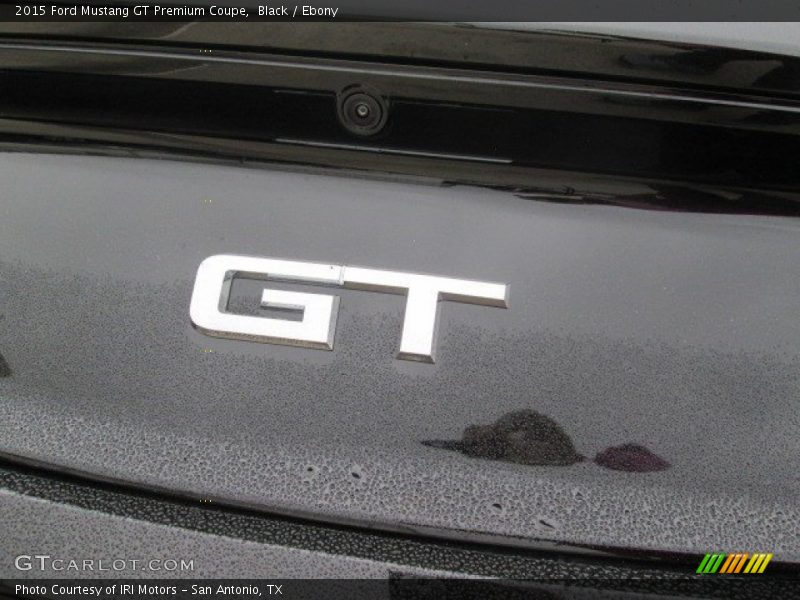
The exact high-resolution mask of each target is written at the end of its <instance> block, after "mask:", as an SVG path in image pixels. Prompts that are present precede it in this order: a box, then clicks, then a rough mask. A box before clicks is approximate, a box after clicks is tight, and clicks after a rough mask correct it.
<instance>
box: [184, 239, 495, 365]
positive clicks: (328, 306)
mask: <svg viewBox="0 0 800 600" xmlns="http://www.w3.org/2000/svg"><path fill="white" fill-rule="evenodd" d="M235 277H246V278H249V279H263V280H272V281H284V282H294V283H306V284H313V285H323V286H335V287H342V288H345V289H354V290H364V291H369V292H383V293H387V294H405V295H406V297H407V300H406V310H405V319H404V321H403V333H402V336H401V338H400V351H399V352H398V354H397V358H399V359H402V360H416V361H423V362H430V363H432V362H433V354H434V344H435V341H436V321H437V312H438V306H439V302H440V301H442V300H449V301H451V302H466V303H468V304H480V305H484V306H497V307H500V308H507V307H508V286H507V285H504V284H502V283H487V282H484V281H471V280H468V279H452V278H449V277H436V276H433V275H420V274H417V273H402V272H400V271H385V270H381V269H365V268H362V267H348V266H344V265H329V264H325V263H313V262H304V261H296V260H280V259H275V258H258V257H254V256H239V255H233V254H218V255H216V256H210V257H209V258H207V259H205V260H204V261H203V262H202V263H200V268H199V269H197V279H196V280H195V284H194V291H193V292H192V302H191V305H190V307H189V315H190V317H191V319H192V323H194V325H195V327H197V329H199V330H200V331H201V332H203V333H205V334H206V335H211V336H215V337H222V338H231V339H239V340H250V341H254V342H264V343H268V344H286V345H290V346H303V347H307V348H319V349H322V350H333V338H334V333H335V331H336V316H337V314H338V312H339V297H338V296H330V295H328V294H311V293H305V292H287V291H282V290H271V289H265V290H264V291H263V293H262V296H261V306H262V307H264V308H282V309H287V310H294V311H299V312H302V314H303V318H302V320H299V321H290V320H286V319H275V318H267V317H253V316H245V315H236V314H232V313H229V312H226V311H227V306H228V300H229V297H230V291H231V283H232V282H233V279H234V278H235Z"/></svg>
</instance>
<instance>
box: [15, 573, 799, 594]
mask: <svg viewBox="0 0 800 600" xmlns="http://www.w3.org/2000/svg"><path fill="white" fill-rule="evenodd" d="M667 597H668V598H726V599H733V600H735V599H738V598H781V599H783V598H787V599H789V598H800V579H793V578H772V577H763V578H753V577H751V578H742V577H730V578H728V577H696V578H680V579H679V578H669V579H636V580H613V579H604V580H579V579H570V580H563V579H562V580H559V579H541V580H487V579H444V578H433V577H431V578H420V577H418V576H406V575H403V574H399V573H398V574H396V575H393V576H391V577H389V578H388V579H360V580H358V579H275V580H269V579H234V580H199V579H198V580H189V579H158V580H156V579H149V580H142V579H139V580H132V579H119V580H114V579H92V580H89V579H38V580H36V579H24V580H23V579H6V580H0V598H28V599H31V600H33V599H59V600H86V599H88V598H98V599H102V600H117V599H119V600H140V599H147V600H153V599H155V600H188V599H190V598H191V599H198V598H216V599H219V600H222V599H229V600H233V599H237V600H238V599H242V600H245V599H246V600H253V599H255V598H291V599H306V598H309V599H317V598H353V599H360V598H364V599H370V600H371V599H378V598H386V599H390V600H398V599H403V600H405V599H407V598H408V599H410V598H419V599H423V600H425V599H431V600H450V599H451V598H452V599H456V598H457V599H459V600H461V599H471V598H476V599H477V598H480V599H481V600H492V599H495V598H497V599H500V598H502V599H512V600H513V599H516V598H534V599H539V600H555V599H560V598H577V599H580V598H587V599H588V598H602V599H607V598H626V599H631V598H667Z"/></svg>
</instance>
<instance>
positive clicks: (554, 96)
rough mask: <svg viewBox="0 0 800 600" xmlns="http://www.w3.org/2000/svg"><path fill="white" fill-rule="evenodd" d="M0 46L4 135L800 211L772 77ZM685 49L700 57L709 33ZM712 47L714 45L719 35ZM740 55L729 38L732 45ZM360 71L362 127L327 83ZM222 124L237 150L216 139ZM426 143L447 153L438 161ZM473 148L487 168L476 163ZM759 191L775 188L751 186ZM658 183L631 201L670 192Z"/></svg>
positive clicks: (796, 106) (787, 105)
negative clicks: (545, 174)
mask: <svg viewBox="0 0 800 600" xmlns="http://www.w3.org/2000/svg"><path fill="white" fill-rule="evenodd" d="M533 37H534V41H535V40H538V38H536V36H533ZM531 43H534V42H531ZM0 50H2V52H3V56H4V61H3V67H4V68H3V69H2V71H0V82H2V84H3V86H4V88H5V89H6V90H8V93H7V94H5V95H4V96H3V97H2V98H1V99H0V116H1V117H2V119H3V122H2V125H3V127H2V129H3V130H5V131H6V133H7V135H8V134H11V135H14V136H47V137H53V136H57V137H67V138H68V137H75V136H79V137H80V138H81V139H82V140H84V141H85V139H86V138H87V137H90V138H93V139H96V140H97V141H100V142H103V141H105V142H106V143H108V142H109V141H111V139H112V138H113V139H115V140H125V141H126V143H129V144H130V143H138V144H141V143H142V140H146V142H145V143H147V144H148V145H150V146H152V145H157V146H163V145H165V144H166V145H169V146H172V147H176V146H177V147H179V148H182V149H184V150H186V149H191V150H195V151H197V150H200V151H202V152H206V153H214V154H219V153H220V152H224V153H225V154H227V155H229V156H231V155H232V156H236V157H239V158H264V157H265V147H264V145H269V149H268V150H267V154H268V155H269V157H271V158H273V159H279V160H290V161H297V160H301V161H302V162H308V163H314V164H321V165H328V166H334V165H337V163H339V164H340V163H341V161H342V156H343V151H349V152H354V153H356V155H358V154H361V155H362V156H363V155H365V154H367V153H369V154H380V155H381V159H380V161H378V162H377V165H376V167H370V165H369V161H370V159H369V158H366V157H365V158H363V159H361V158H359V159H356V160H355V161H352V162H351V164H353V165H355V166H357V167H358V168H366V169H373V168H374V169H375V170H377V171H379V172H393V171H397V170H410V171H411V172H415V173H419V174H421V173H424V174H425V175H428V176H435V177H440V178H443V179H448V180H452V181H455V182H462V183H480V184H489V185H495V186H496V185H505V186H508V185H514V186H515V187H518V188H523V189H524V188H527V187H528V185H529V184H527V182H529V181H531V180H535V179H537V177H536V175H535V174H533V175H532V170H534V169H549V170H554V169H557V170H562V171H567V172H570V173H595V174H613V175H626V176H635V177H637V178H648V179H651V180H658V181H660V182H661V183H660V184H658V185H659V186H670V185H672V186H675V185H681V186H684V187H685V186H687V185H701V186H709V185H711V186H715V187H717V188H727V191H728V192H731V191H733V195H731V194H730V193H726V194H723V195H721V196H720V195H717V196H716V197H713V193H712V194H709V193H708V192H703V193H695V194H693V201H692V202H686V201H684V203H683V204H682V205H681V206H680V208H682V209H685V210H695V211H700V212H720V211H723V212H725V211H729V212H737V213H738V212H748V213H756V214H759V213H760V214H785V215H797V214H798V210H800V209H798V204H797V199H796V197H795V193H796V189H797V186H798V174H797V173H798V171H797V169H796V168H795V165H796V164H797V161H798V160H799V159H800V135H798V133H800V103H798V102H797V101H796V100H795V99H794V98H790V97H787V96H785V95H783V94H765V93H763V92H762V93H760V94H754V93H752V92H749V91H748V92H745V91H740V92H738V93H735V94H734V93H731V92H730V90H726V89H725V88H724V87H723V86H721V85H718V86H717V87H716V88H715V89H713V90H699V89H695V88H693V87H691V86H690V85H688V84H686V83H685V82H682V81H680V79H679V78H678V76H677V75H676V80H675V81H673V82H671V83H670V85H669V86H663V85H660V84H659V85H656V84H654V83H643V82H641V81H637V80H636V79H634V78H632V79H630V80H628V81H615V80H609V79H605V80H604V79H596V78H595V79H588V78H587V77H586V76H585V74H581V75H580V76H579V74H576V73H562V74H559V75H558V76H554V75H552V74H546V75H543V74H540V73H536V74H528V73H515V72H510V73H509V72H505V71H496V72H487V71H486V70H485V69H482V68H478V67H474V66H472V65H470V67H471V69H465V68H463V67H458V68H455V67H450V66H448V67H441V66H439V67H432V66H424V67H423V66H409V65H402V64H393V63H390V64H387V63H386V62H385V59H384V61H374V62H356V61H353V60H343V59H332V58H328V57H324V58H314V57H308V56H294V57H289V56H287V55H286V54H270V55H267V54H263V53H260V52H256V51H255V49H252V48H251V49H249V50H248V51H246V52H245V51H242V50H241V49H238V50H236V51H232V50H229V49H222V50H213V51H209V52H208V53H206V52H202V53H198V52H197V51H193V50H189V49H186V48H182V47H179V46H175V45H174V44H173V45H172V46H168V47H165V46H143V45H141V44H139V45H136V46H132V45H122V44H119V43H118V44H108V43H106V44H102V45H93V46H91V48H86V47H84V46H80V44H77V43H75V42H70V43H66V42H62V43H60V44H54V43H53V42H50V43H47V44H43V43H40V42H39V43H37V42H33V41H26V42H23V41H21V40H15V41H14V42H13V43H7V44H5V45H4V46H2V47H0ZM695 52H697V53H699V54H700V55H701V57H700V58H698V64H700V65H703V64H705V63H704V62H703V60H707V59H705V58H702V57H703V56H705V55H703V54H702V53H703V52H705V50H695ZM708 52H711V50H708ZM737 52H741V51H737ZM717 54H718V55H719V56H718V57H717V58H716V59H715V60H717V61H718V62H720V61H722V59H721V58H720V56H722V55H723V54H724V51H722V50H720V51H718V52H717ZM681 56H683V55H681ZM740 59H741V56H740V55H739V54H734V56H733V58H731V61H733V62H736V61H739V60H740ZM764 59H765V60H766V59H767V57H764ZM688 60H689V59H688V58H684V62H685V61H688ZM679 64H684V63H679ZM704 68H706V69H707V68H708V67H707V66H706V67H704ZM676 72H677V73H678V74H680V72H681V70H680V69H678V68H677V67H676ZM597 76H599V74H597V75H595V77H597ZM356 84H368V85H369V86H370V89H373V90H375V91H376V94H377V95H379V96H383V97H384V98H385V99H386V100H389V101H390V102H391V110H390V111H389V115H388V122H387V125H386V127H385V128H383V130H382V131H381V132H380V133H379V134H378V135H376V136H374V137H370V138H368V139H365V138H363V137H362V136H358V135H354V134H352V133H351V132H349V131H347V129H346V128H345V127H344V126H343V125H342V124H341V122H340V118H339V116H338V115H337V109H336V95H337V94H338V93H340V92H341V91H342V90H343V89H347V88H348V86H352V85H356ZM681 86H683V87H681ZM142 123H145V124H146V125H145V127H142ZM75 127H77V128H79V129H78V130H74V129H73V128H75ZM70 131H74V132H73V133H70ZM16 139H18V138H16ZM234 140H235V150H234V149H232V148H230V147H229V148H227V149H224V150H223V147H224V146H226V145H228V146H230V142H232V141H234ZM409 158H422V159H424V160H423V161H421V162H422V165H424V166H421V167H419V168H412V169H407V167H404V166H403V165H404V164H405V163H406V162H407V161H408V160H409ZM434 160H441V161H447V162H448V163H450V164H452V165H456V166H457V167H456V169H457V170H456V172H455V173H453V172H452V168H451V167H448V168H447V169H442V168H437V165H436V164H435V163H434V162H433V161H434ZM476 164H478V165H486V166H487V167H489V168H488V169H484V173H485V175H484V176H483V177H479V176H478V175H477V173H476V170H475V165H476ZM504 166H507V167H508V168H507V169H502V168H500V167H504ZM756 189H757V190H759V191H760V192H761V194H762V195H760V194H758V193H755V190H756ZM734 190H735V191H734ZM768 190H769V191H773V192H776V194H775V195H772V196H771V197H763V193H764V192H765V191H768ZM665 196H666V194H656V196H655V197H651V198H649V199H644V201H643V202H641V204H642V205H643V206H647V205H653V206H655V207H661V208H667V209H672V210H675V209H676V208H679V207H678V206H677V205H676V204H675V203H673V202H670V200H669V199H667V198H666V197H665ZM586 200H587V199H586V198H585V197H584V201H586Z"/></svg>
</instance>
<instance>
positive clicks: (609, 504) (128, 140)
mask: <svg viewBox="0 0 800 600" xmlns="http://www.w3.org/2000/svg"><path fill="white" fill-rule="evenodd" d="M104 27H105V29H104ZM352 27H356V29H354V30H353V31H357V32H362V33H369V34H370V35H369V36H367V38H365V39H363V40H361V41H362V42H363V43H362V44H361V45H360V46H358V47H356V46H355V45H354V42H353V40H352V39H349V41H348V39H345V40H344V41H342V40H338V42H337V43H339V45H338V46H336V49H333V47H332V46H329V44H331V43H333V41H331V40H328V39H327V38H319V39H318V40H317V39H315V41H314V43H313V45H307V46H302V45H298V44H302V42H297V41H296V40H294V39H289V38H288V37H285V36H284V35H282V33H283V34H285V32H286V31H288V30H283V29H281V28H277V29H274V30H270V32H271V37H270V39H271V40H272V42H271V43H270V44H267V45H265V43H264V42H263V40H261V41H257V40H256V38H250V39H249V38H248V36H250V35H251V34H252V33H253V31H260V32H262V33H263V32H264V31H265V30H264V29H259V28H256V29H255V30H252V29H251V30H246V31H244V30H243V32H242V37H241V38H239V39H240V43H238V44H235V45H232V44H230V43H227V42H226V41H225V40H224V39H223V38H221V37H218V34H217V33H213V34H212V33H211V31H215V32H216V31H218V30H216V29H214V30H211V29H208V28H207V27H204V26H203V24H193V25H192V26H191V27H186V28H181V29H175V28H174V27H173V26H172V25H170V26H168V27H167V26H165V27H162V28H151V29H149V30H145V29H141V28H138V27H133V28H129V29H126V30H125V33H121V35H122V36H123V37H127V38H128V39H127V40H126V41H125V42H123V41H120V40H117V41H114V42H112V41H111V40H110V39H108V37H107V36H109V35H111V33H110V32H121V30H118V29H116V28H114V27H111V26H105V25H104V26H102V27H100V26H98V27H88V28H86V29H83V30H81V31H72V32H70V31H69V30H68V29H64V30H62V31H61V32H60V36H61V38H62V39H60V40H58V41H57V42H55V41H54V40H53V35H52V32H49V31H48V30H47V28H46V27H44V28H39V29H38V30H35V29H36V28H32V27H26V26H21V25H16V26H11V25H7V24H6V25H3V26H2V28H0V30H2V31H5V34H6V36H8V37H7V38H6V39H5V40H4V41H3V43H0V84H2V86H3V89H4V93H3V94H2V95H0V143H2V147H3V149H5V150H7V151H9V152H8V153H4V154H3V155H2V156H0V169H2V172H3V173H5V176H6V181H7V182H8V183H7V184H6V185H5V187H4V191H3V195H2V196H0V210H2V213H0V214H2V215H3V220H2V221H0V232H2V235H0V353H2V356H3V358H2V359H0V375H3V374H5V376H4V377H2V379H0V398H2V401H0V414H2V415H3V420H2V421H0V427H1V428H2V430H1V433H2V435H0V452H1V453H2V454H3V456H5V457H7V458H9V459H11V460H19V461H25V462H28V463H34V464H39V465H46V466H48V467H49V468H52V469H60V470H66V471H70V472H75V473H79V474H81V476H82V477H85V478H90V479H91V478H93V479H100V480H112V481H116V482H119V483H121V484H123V485H126V486H133V487H140V488H145V489H149V490H157V491H158V492H159V493H163V494H170V495H179V496H182V497H197V498H200V497H202V498H212V499H213V500H214V501H215V502H218V503H219V504H221V505H224V506H238V507H246V508H249V509H253V510H257V511H270V512H272V513H277V514H288V515H292V516H293V517H304V518H309V519H315V520H321V521H329V522H337V523H348V524H355V525H360V526H365V527H370V528H377V529H386V530H392V531H406V532H415V533H424V534H426V535H431V536H438V537H443V538H451V539H462V540H464V539H466V540H470V541H491V542H493V543H497V544H503V545H515V546H524V547H526V548H535V547H539V548H551V547H552V546H553V544H562V545H564V546H563V547H568V548H569V549H571V550H574V549H575V548H576V547H591V548H594V549H596V548H614V547H617V548H619V547H623V548H635V549H637V551H639V552H648V553H659V552H661V553H663V552H675V553H678V554H681V553H684V554H685V553H693V552H702V551H704V550H705V549H707V548H708V544H711V545H712V546H713V547H714V548H718V547H722V546H725V545H727V546H736V548H737V549H741V548H743V547H748V548H750V547H759V548H761V547H764V549H765V550H766V549H769V550H774V551H775V552H776V555H777V556H778V560H780V561H786V562H797V560H798V556H800V547H799V546H798V543H797V540H798V538H797V536H796V522H797V507H796V503H795V502H794V499H795V498H796V497H797V492H798V490H797V479H796V477H795V475H796V469H795V468H794V467H795V466H796V465H795V462H796V461H794V460H793V457H795V456H796V454H797V437H796V435H795V433H796V429H797V422H798V421H797V418H798V414H797V410H796V406H795V405H796V402H794V400H795V399H796V398H797V397H798V394H799V393H800V390H798V380H797V372H798V356H799V354H798V352H799V349H798V346H797V339H798V337H797V333H798V329H797V328H798V325H797V323H798V322H797V318H796V315H797V314H798V312H800V305H798V301H799V300H798V298H799V297H798V294H797V289H798V281H797V273H798V272H797V269H796V268H795V266H796V265H797V264H798V261H800V255H798V251H799V250H798V249H800V245H798V244H797V235H798V221H797V219H796V217H797V216H798V213H799V212H800V203H799V202H798V199H800V195H799V194H798V192H799V189H798V184H799V183H800V181H798V170H797V168H796V165H797V164H798V156H799V155H800V153H799V149H800V144H799V143H798V140H800V130H799V129H798V127H799V126H800V105H798V99H797V89H796V82H795V81H794V79H793V77H792V73H793V72H794V71H793V69H795V68H796V64H797V61H796V59H792V58H784V57H780V58H776V57H775V56H773V55H759V54H756V53H749V52H744V51H722V50H719V51H710V50H708V49H705V48H689V47H686V46H672V45H669V44H660V43H649V42H632V41H628V40H618V39H609V38H606V37H599V36H598V37H592V36H587V37H586V38H585V39H584V38H583V37H573V38H569V37H566V36H556V35H545V34H531V33H521V32H498V31H480V30H474V29H469V28H466V29H465V28H460V27H453V28H445V27H441V26H439V27H438V28H435V27H432V26H411V27H410V30H407V31H406V34H407V35H410V36H412V38H413V35H414V34H416V35H418V36H430V37H429V39H426V41H427V43H426V44H425V45H424V46H421V45H418V44H417V42H419V40H418V39H417V40H414V43H411V41H410V42H409V45H408V46H407V47H406V46H397V45H396V43H397V40H398V38H397V37H392V36H393V35H394V36H397V35H399V33H400V32H401V31H403V30H402V29H398V28H395V29H392V28H391V27H390V26H388V25H385V24H384V25H360V26H356V25H353V26H352ZM315 31H321V30H315ZM379 34H385V35H384V37H380V36H379ZM454 36H455V37H454ZM461 36H466V37H461ZM379 37H380V39H379ZM200 38H204V44H203V45H202V47H200V46H197V43H198V41H199V39H200ZM454 39H460V40H462V42H463V44H462V46H455V45H453V43H452V42H453V40H454ZM334 41H335V40H334ZM463 48H466V50H464V49H463ZM547 49H549V50H553V52H551V53H549V54H548V53H547V52H546V51H545V50H547ZM267 51H268V52H267ZM437 52H441V53H442V54H441V56H440V57H438V58H437V55H436V53H437ZM576 57H583V58H584V59H587V62H585V63H581V62H578V61H577V59H576ZM743 61H744V62H752V63H754V64H755V65H756V66H757V67H758V70H759V71H764V70H765V69H769V71H768V72H766V73H762V74H761V75H760V76H758V77H756V78H753V77H751V76H750V75H746V74H743V73H742V72H740V71H739V70H737V69H732V68H729V67H731V66H732V65H735V64H736V63H740V62H743ZM776 61H777V66H776ZM770 74H771V76H768V75H770ZM748 77H750V78H749V79H748ZM354 83H358V84H366V85H369V86H370V87H371V88H374V89H377V90H379V92H380V93H382V94H385V96H386V99H387V100H388V101H389V104H390V106H391V113H390V115H389V119H388V121H387V127H386V129H385V130H383V131H382V132H381V133H380V134H379V135H377V136H375V137H374V138H368V139H367V138H361V137H356V136H353V135H351V134H350V133H348V132H347V130H346V129H345V128H343V127H342V126H341V124H340V122H339V121H338V116H337V111H336V94H337V93H338V92H339V91H341V90H342V89H343V88H344V87H346V86H347V85H351V84H354ZM12 152H13V153H12ZM15 153H16V154H15ZM70 155H76V156H70ZM153 159H157V160H153ZM636 209H647V210H646V211H644V210H636ZM655 211H662V212H655ZM690 213H708V214H690ZM220 252H232V253H242V254H255V255H264V256H276V257H284V258H297V259H304V260H315V261H331V262H341V263H343V264H359V265H364V266H374V267H379V268H391V269H398V270H404V271H420V272H431V273H436V274H441V275H448V276H457V277H470V278H475V279H489V280H500V281H504V282H508V283H510V285H511V289H512V290H513V291H512V295H511V308H510V309H509V310H508V311H495V312H494V313H492V312H489V313H486V312H482V311H481V308H480V307H459V308H456V309H452V307H448V309H447V312H446V315H447V316H446V318H445V319H444V321H443V323H442V332H443V333H442V335H443V337H442V340H441V343H442V349H443V355H442V359H441V361H440V362H439V363H437V364H436V365H434V366H429V365H408V364H404V363H402V362H401V361H396V360H395V359H394V357H393V350H394V346H395V342H396V337H397V336H396V334H397V333H398V331H399V327H400V325H399V323H400V319H401V315H402V300H401V299H400V298H394V297H392V298H386V297H383V296H381V295H369V294H366V295H365V294H364V293H357V292H345V293H343V309H342V310H343V312H342V315H341V320H340V330H339V332H338V333H337V335H338V336H339V337H338V338H337V340H338V341H337V346H336V348H335V350H334V352H332V353H320V352H318V351H312V350H303V349H298V348H280V347H275V346H269V345H260V344H252V343H245V342H232V341H226V340H212V339H210V338H206V337H205V336H203V335H202V334H200V333H198V332H197V331H194V330H193V329H192V327H191V325H190V323H189V321H188V313H187V306H188V298H189V294H190V291H191V284H192V280H193V277H194V273H195V270H196V268H197V265H198V264H199V262H200V261H201V260H202V259H203V258H205V257H207V256H209V255H211V254H214V253H220ZM250 295H252V294H250ZM240 300H241V302H242V303H243V304H244V305H246V304H247V303H248V302H250V304H251V306H250V309H253V308H254V307H253V306H252V302H251V301H252V298H250V297H249V296H248V294H247V293H245V294H244V295H243V297H242V298H240ZM3 365H5V367H4V368H3ZM509 414H510V415H520V414H525V415H531V414H536V415H540V416H541V417H540V418H537V419H536V421H537V422H538V423H539V424H540V425H541V423H542V422H544V423H551V424H552V423H555V424H556V425H555V426H553V427H548V428H547V429H548V431H550V432H551V433H552V437H553V439H555V440H556V441H558V440H560V442H558V443H561V450H564V446H565V442H564V438H563V436H562V435H560V434H563V435H564V436H567V439H568V440H570V443H569V444H568V445H566V447H567V448H566V449H567V450H568V451H569V452H560V453H556V454H557V456H556V458H553V453H551V452H550V450H551V449H552V448H551V447H548V448H546V449H545V451H544V452H539V451H537V452H534V453H530V452H528V450H529V449H530V447H531V444H527V443H526V440H525V439H522V443H519V444H518V443H517V442H519V441H520V437H521V438H525V437H526V435H527V433H528V431H530V430H532V428H533V429H535V427H532V428H531V427H527V426H525V427H517V428H512V429H513V431H511V433H510V434H509V432H507V431H506V430H505V429H504V430H503V431H502V432H500V433H503V435H504V437H503V436H501V437H502V439H500V440H498V439H495V437H492V436H488V437H490V438H491V439H490V442H491V443H488V444H487V445H486V447H487V448H488V450H487V451H486V452H483V449H482V446H481V444H477V445H471V446H469V445H465V444H464V442H465V438H467V437H469V436H467V435H466V432H467V431H470V427H474V426H476V424H477V426H478V427H488V425H486V424H492V423H494V424H495V426H496V425H497V424H498V423H500V422H501V421H502V419H503V415H509ZM534 425H535V424H534ZM554 427H555V429H554ZM501 429H502V428H501ZM472 431H473V433H475V430H474V429H473V430H472ZM481 432H483V433H486V430H479V433H481ZM490 433H497V430H496V429H493V430H492V431H491V432H490ZM506 434H508V435H506ZM459 435H461V436H462V437H461V438H460V439H458V437H459ZM515 436H516V437H515ZM478 437H481V435H478ZM484 437H487V436H484ZM765 438H767V439H769V440H770V442H771V443H773V444H775V448H774V449H771V450H768V451H766V452H765V450H764V448H763V447H762V445H761V444H762V442H763V440H764V439H765ZM481 439H483V438H481ZM466 441H469V440H466ZM484 441H485V440H484ZM426 442H427V444H426ZM476 448H478V450H476ZM452 450H458V452H453V451H452ZM465 450H468V451H465ZM463 454H466V455H467V456H464V455H463ZM543 456H545V457H547V459H548V460H544V459H543V458H542V457H543ZM565 456H566V458H565ZM584 456H586V457H592V456H594V457H595V462H594V463H593V462H591V461H586V460H579V458H582V457H584ZM740 456H747V457H748V460H747V461H745V462H742V461H741V460H740V459H739V457H740ZM707 461H711V462H713V464H714V469H707V468H706V467H705V465H706V463H707ZM654 466H655V467H658V468H650V467H654ZM603 467H608V468H603ZM621 467H625V468H621ZM645 467H647V468H645ZM676 494H680V495H681V496H680V497H679V498H676ZM686 498H688V499H689V500H686ZM743 511H744V512H745V513H746V514H747V515H758V516H756V517H752V516H751V517H749V518H746V519H742V516H741V515H742V513H743ZM743 521H744V522H743Z"/></svg>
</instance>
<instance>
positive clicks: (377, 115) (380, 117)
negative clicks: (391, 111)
mask: <svg viewBox="0 0 800 600" xmlns="http://www.w3.org/2000/svg"><path fill="white" fill-rule="evenodd" d="M338 109H339V119H340V121H341V122H342V125H344V127H345V129H347V130H348V131H350V132H351V133H355V134H356V135H374V134H376V133H378V132H379V131H380V130H381V129H383V126H384V124H385V123H386V116H387V106H386V103H385V102H384V101H383V99H382V98H380V96H378V95H377V94H375V93H371V92H369V91H367V90H364V89H362V88H356V89H349V90H347V91H346V92H345V93H343V94H341V95H340V96H339V102H338Z"/></svg>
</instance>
